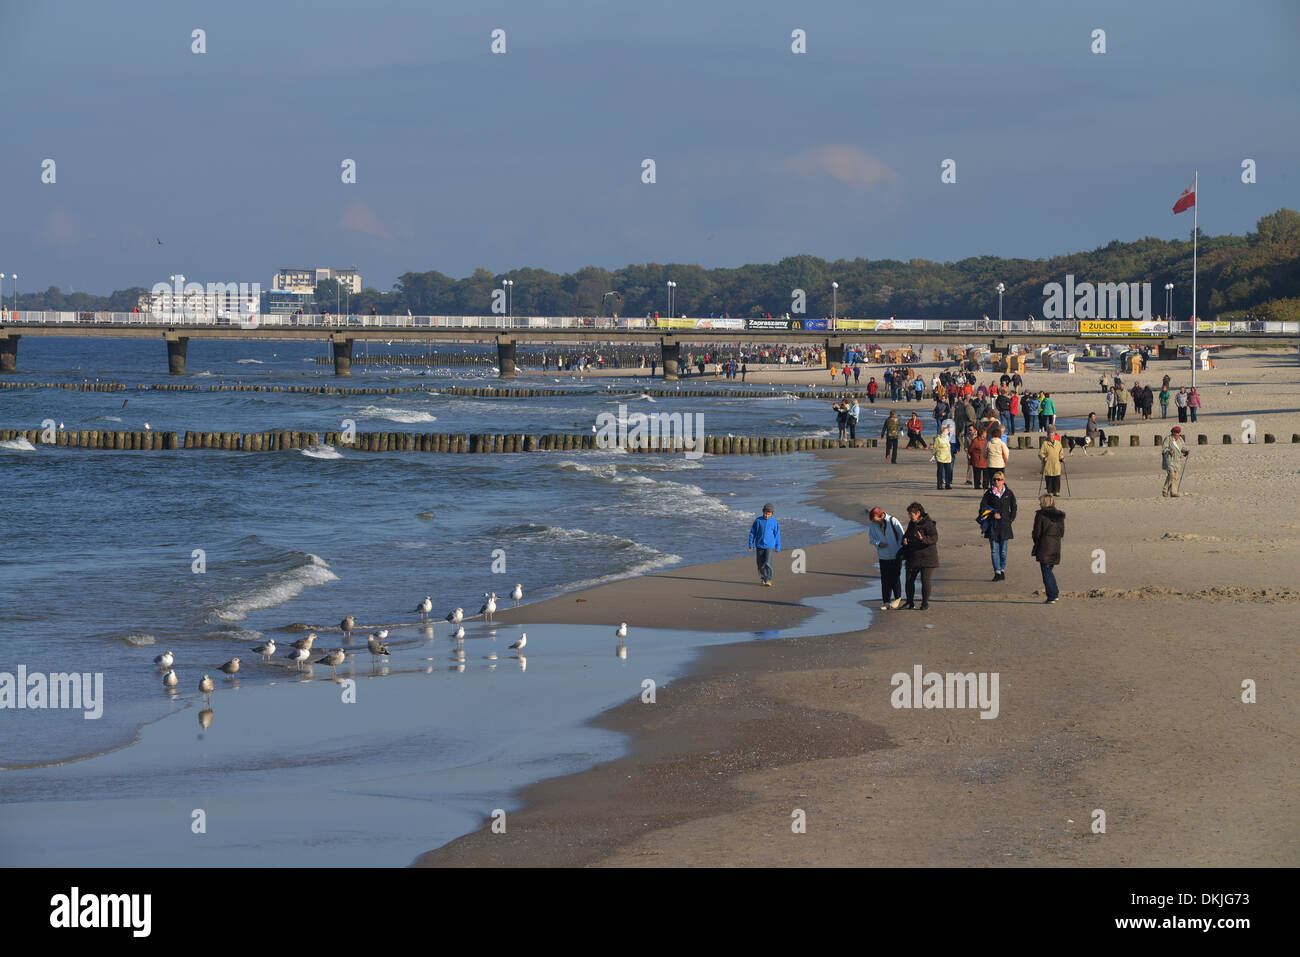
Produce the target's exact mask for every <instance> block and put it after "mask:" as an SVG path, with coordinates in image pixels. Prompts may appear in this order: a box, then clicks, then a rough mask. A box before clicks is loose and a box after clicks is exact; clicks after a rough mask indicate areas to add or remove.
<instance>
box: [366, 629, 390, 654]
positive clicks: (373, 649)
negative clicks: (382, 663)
mask: <svg viewBox="0 0 1300 957" xmlns="http://www.w3.org/2000/svg"><path fill="white" fill-rule="evenodd" d="M366 645H367V646H368V647H369V648H370V657H372V658H374V657H376V656H377V655H387V654H389V651H388V645H386V644H384V643H383V642H382V641H381V640H380V639H379V636H378V635H371V636H370V637H369V638H367V639H366Z"/></svg>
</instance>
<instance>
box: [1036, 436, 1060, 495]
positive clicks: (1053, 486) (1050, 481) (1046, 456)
mask: <svg viewBox="0 0 1300 957" xmlns="http://www.w3.org/2000/svg"><path fill="white" fill-rule="evenodd" d="M1038 457H1039V459H1041V460H1042V463H1043V483H1044V484H1045V485H1046V486H1047V492H1048V494H1049V495H1059V494H1061V472H1062V471H1064V469H1065V449H1064V448H1063V447H1062V446H1061V434H1060V433H1059V432H1053V433H1052V434H1051V436H1050V437H1049V438H1048V440H1047V441H1046V442H1044V443H1043V447H1042V448H1041V449H1039V450H1038Z"/></svg>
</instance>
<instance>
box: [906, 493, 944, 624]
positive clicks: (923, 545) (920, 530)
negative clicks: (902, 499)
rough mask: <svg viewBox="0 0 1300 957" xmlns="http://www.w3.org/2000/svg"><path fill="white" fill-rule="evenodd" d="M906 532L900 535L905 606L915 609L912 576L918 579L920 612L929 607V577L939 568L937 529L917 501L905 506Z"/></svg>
mask: <svg viewBox="0 0 1300 957" xmlns="http://www.w3.org/2000/svg"><path fill="white" fill-rule="evenodd" d="M907 517H908V518H909V519H910V520H911V521H909V522H908V523H907V531H905V532H904V533H903V550H902V554H903V560H904V561H905V562H906V564H907V586H906V587H907V603H906V604H905V605H903V607H904V608H915V607H916V576H917V575H920V576H921V611H925V610H926V609H928V608H929V607H930V576H931V575H932V574H934V570H935V569H936V568H938V567H939V527H938V526H937V525H935V523H934V519H932V518H931V517H930V516H929V515H927V514H926V513H925V509H924V508H922V507H921V503H920V502H913V503H912V504H911V505H909V506H907Z"/></svg>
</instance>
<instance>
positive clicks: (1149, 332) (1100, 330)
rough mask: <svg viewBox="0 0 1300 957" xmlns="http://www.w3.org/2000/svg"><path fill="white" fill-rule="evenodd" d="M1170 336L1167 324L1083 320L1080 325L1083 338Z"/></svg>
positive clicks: (1080, 333)
mask: <svg viewBox="0 0 1300 957" xmlns="http://www.w3.org/2000/svg"><path fill="white" fill-rule="evenodd" d="M1168 334H1169V323H1167V322H1131V321H1130V322H1124V321H1120V322H1110V321H1098V320H1083V321H1082V322H1080V323H1079V335H1081V336H1165V335H1168Z"/></svg>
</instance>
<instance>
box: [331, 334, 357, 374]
mask: <svg viewBox="0 0 1300 957" xmlns="http://www.w3.org/2000/svg"><path fill="white" fill-rule="evenodd" d="M352 343H353V340H352V339H331V340H330V345H332V346H333V347H334V374H335V375H352Z"/></svg>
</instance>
